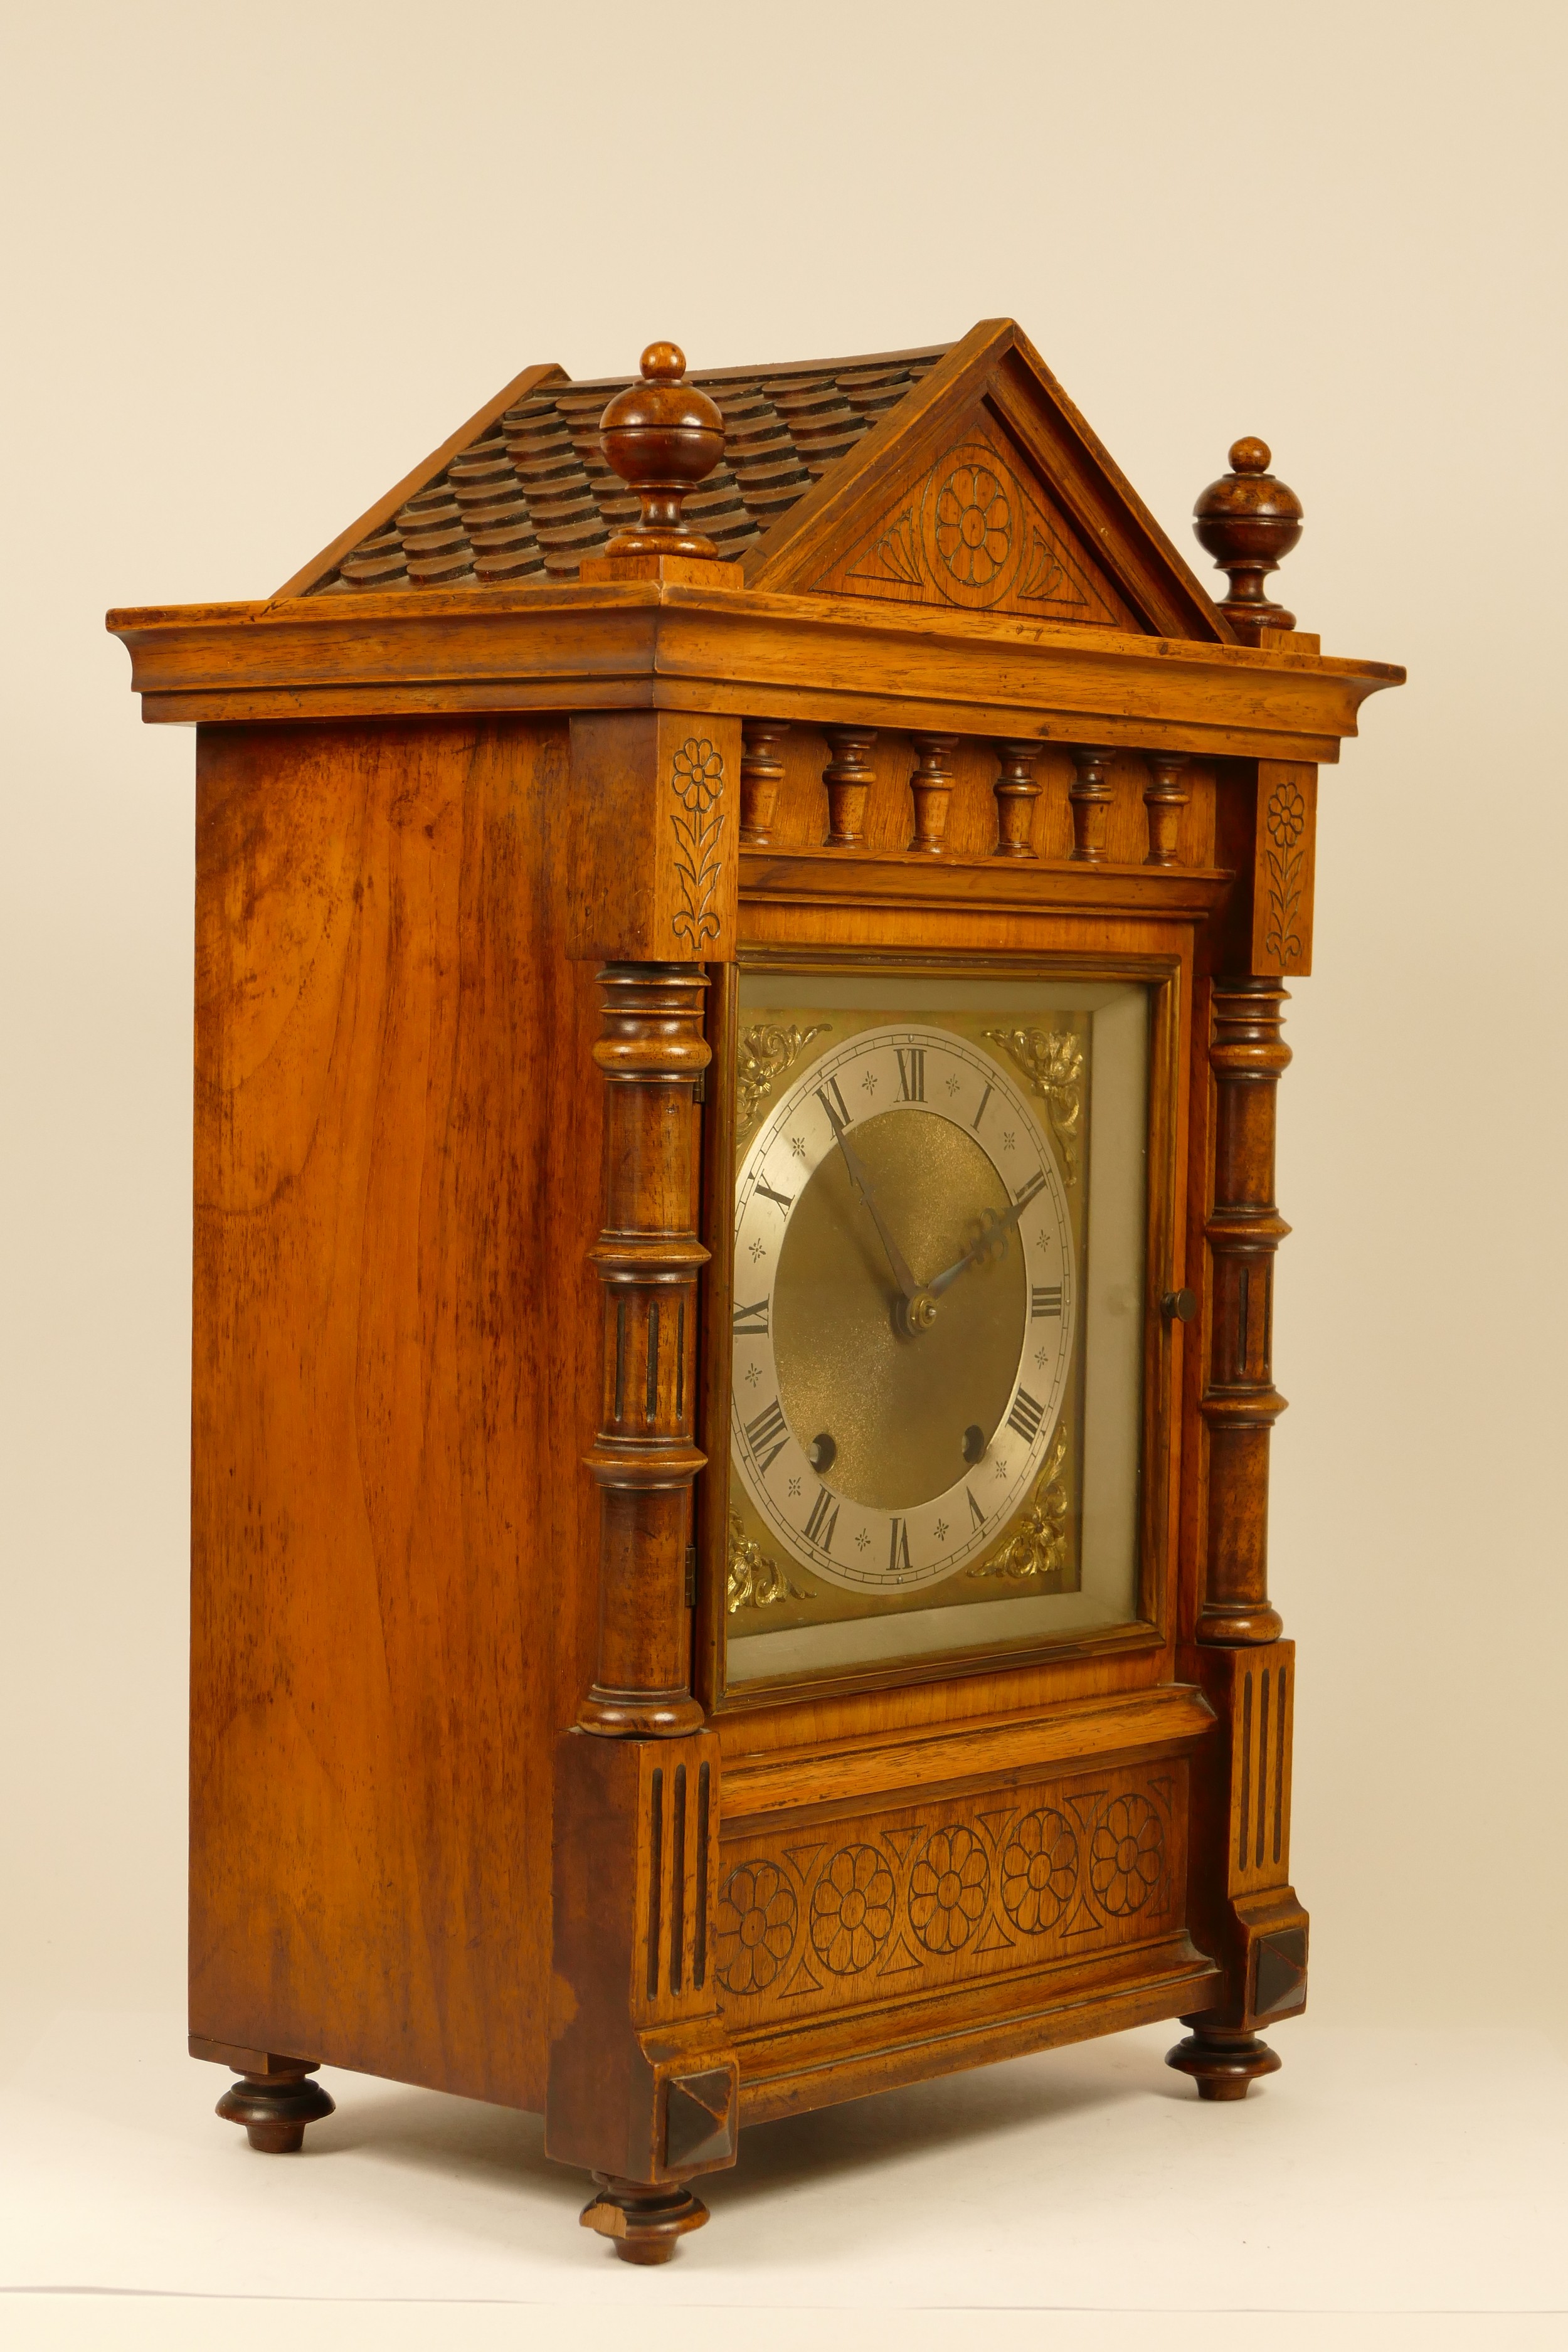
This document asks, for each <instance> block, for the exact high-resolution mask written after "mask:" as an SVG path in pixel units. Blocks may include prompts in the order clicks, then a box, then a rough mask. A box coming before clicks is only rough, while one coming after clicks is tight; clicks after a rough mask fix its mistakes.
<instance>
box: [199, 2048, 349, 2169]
mask: <svg viewBox="0 0 1568 2352" xmlns="http://www.w3.org/2000/svg"><path fill="white" fill-rule="evenodd" d="M315 2071H316V2070H315V2068H314V2067H313V2066H298V2067H294V2068H291V2069H290V2070H289V2072H288V2073H287V2074H281V2073H279V2074H242V2075H241V2076H240V2079H239V2081H238V2082H237V2083H232V2084H230V2085H229V2087H228V2089H227V2090H226V2092H225V2093H224V2095H223V2096H222V2098H221V2099H220V2100H219V2101H218V2103H217V2112H218V2114H219V2115H220V2116H222V2117H223V2119H224V2121H225V2122H226V2123H230V2124H243V2125H244V2126H245V2133H246V2137H247V2139H248V2140H249V2142H250V2145H251V2147H258V2148H259V2149H260V2150H261V2152H262V2154H263V2155H264V2156H292V2155H294V2154H295V2153H296V2151H297V2150H298V2149H299V2148H300V2147H303V2145H304V2140H305V2126H306V2125H307V2124H319V2123H320V2122H321V2118H322V2116H330V2115H331V2113H332V2111H333V2103H332V2101H331V2098H330V2097H329V2096H328V2095H327V2093H326V2092H325V2091H323V2090H322V2088H321V2084H320V2083H313V2082H311V2080H310V2077H311V2075H312V2074H314V2073H315Z"/></svg>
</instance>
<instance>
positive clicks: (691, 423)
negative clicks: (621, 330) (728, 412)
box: [599, 343, 724, 556]
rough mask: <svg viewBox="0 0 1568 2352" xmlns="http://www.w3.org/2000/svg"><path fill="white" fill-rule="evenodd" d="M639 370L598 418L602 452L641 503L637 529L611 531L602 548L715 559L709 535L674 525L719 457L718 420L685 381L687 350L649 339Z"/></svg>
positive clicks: (721, 450)
mask: <svg viewBox="0 0 1568 2352" xmlns="http://www.w3.org/2000/svg"><path fill="white" fill-rule="evenodd" d="M642 374H643V380H642V382H641V383H634V384H628V385H627V387H626V391H625V392H618V393H617V394H616V397H615V398H614V400H612V401H611V403H610V404H609V406H608V407H607V408H606V409H605V413H604V415H603V416H602V417H601V418H600V419H599V431H600V434H601V436H602V438H603V441H604V449H605V457H607V458H608V460H609V462H610V464H611V465H612V466H613V467H615V469H616V473H617V474H619V476H620V478H621V479H622V480H623V481H624V482H626V484H627V485H628V486H629V487H630V488H632V489H634V490H636V492H637V496H638V497H639V498H640V499H641V500H642V521H641V523H640V524H639V526H638V528H637V530H623V531H617V533H616V536H615V538H614V539H612V540H611V541H610V543H609V546H608V547H607V548H606V549H605V554H606V555H696V556H716V555H717V554H718V552H719V551H718V549H717V548H716V547H715V546H714V544H713V542H712V541H711V540H710V539H704V538H702V537H701V536H700V533H698V532H695V531H689V530H682V529H681V527H680V524H681V518H680V509H681V507H682V505H683V504H684V502H685V500H686V499H687V497H688V495H689V493H690V491H692V490H693V489H695V488H696V487H697V484H698V483H699V482H700V481H701V480H702V478H703V477H704V476H705V475H708V474H710V473H711V472H712V470H713V468H714V467H715V466H716V465H717V464H718V463H719V460H720V458H721V457H722V456H723V454H724V420H723V418H722V416H721V415H720V414H719V411H718V409H717V408H716V407H715V406H714V404H713V403H712V402H711V401H710V399H709V397H708V395H707V394H706V393H702V392H699V391H698V390H697V389H696V387H695V385H693V384H689V383H687V382H686V381H685V377H686V354H685V352H683V351H681V350H679V347H678V346H677V345H676V344H674V343H650V344H649V345H648V347H647V351H646V352H644V353H643V355H642Z"/></svg>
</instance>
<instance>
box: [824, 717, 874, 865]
mask: <svg viewBox="0 0 1568 2352" xmlns="http://www.w3.org/2000/svg"><path fill="white" fill-rule="evenodd" d="M822 731H823V733H824V734H825V735H826V738H827V748H828V750H829V751H831V752H832V754H833V757H832V758H831V760H829V761H828V762H827V765H826V768H824V770H823V772H822V781H823V782H824V783H825V784H826V786H827V846H828V848H829V849H856V848H858V847H860V846H861V845H862V844H863V843H864V841H865V839H866V795H867V793H868V792H869V791H870V789H871V784H872V781H873V779H874V778H875V775H876V770H875V769H874V768H873V767H872V765H871V746H872V744H873V743H874V742H875V741H876V740H877V730H876V729H875V728H874V727H825V728H824V729H823V730H822Z"/></svg>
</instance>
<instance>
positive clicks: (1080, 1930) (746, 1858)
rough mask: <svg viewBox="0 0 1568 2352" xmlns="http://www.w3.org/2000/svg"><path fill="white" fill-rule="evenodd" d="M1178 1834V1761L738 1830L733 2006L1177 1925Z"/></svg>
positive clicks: (754, 2007) (1011, 1964) (963, 1973)
mask: <svg viewBox="0 0 1568 2352" xmlns="http://www.w3.org/2000/svg"><path fill="white" fill-rule="evenodd" d="M1185 1845H1186V1768H1185V1766H1184V1764H1181V1763H1171V1764H1163V1765H1158V1766H1154V1767H1152V1768H1149V1767H1145V1768H1143V1769H1141V1770H1124V1771H1121V1772H1106V1773H1099V1774H1088V1773H1080V1774H1078V1775H1075V1776H1074V1777H1073V1778H1072V1779H1071V1780H1061V1781H1057V1782H1053V1783H1050V1784H1048V1785H1047V1786H1043V1787H1035V1788H1029V1789H1023V1790H1008V1791H1005V1792H998V1793H995V1794H993V1795H989V1796H984V1795H983V1796H972V1797H966V1798H962V1799H953V1800H951V1801H947V1802H942V1803H934V1804H928V1805H921V1806H913V1807H906V1808H904V1809H902V1810H900V1811H890V1812H888V1813H886V1814H881V1815H878V1816H875V1817H872V1818H868V1819H863V1820H858V1821H854V1822H837V1823H835V1824H834V1825H833V1826H832V1827H831V1828H830V1829H828V1830H826V1831H825V1832H823V1833H822V1834H821V1835H820V1836H817V1837H805V1836H803V1835H802V1833H801V1832H800V1830H799V1828H798V1827H797V1828H796V1829H795V1830H794V1831H793V1832H789V1833H781V1834H780V1835H778V1836H777V1837H771V1838H770V1837H766V1836H763V1837H755V1836H748V1835H745V1834H744V1832H742V1835H741V1836H740V1837H739V1838H736V1839H733V1840H730V1841H728V1842H727V1843H725V1845H724V1847H723V1849H722V1858H721V1865H720V1873H719V1901H718V1909H717V1913H716V1917H715V1925H716V1929H717V1937H718V1941H717V1946H716V1973H717V1976H718V1980H719V1984H720V1987H721V1993H722V1997H723V2000H724V2006H725V2009H726V2011H729V2012H734V2013H738V2014H739V2015H740V2016H742V2017H744V2016H746V2015H748V2014H753V2013H754V2014H763V2013H765V2014H767V2015H769V2016H779V2015H783V2016H789V2015H802V2016H805V2015H809V2014H811V2013H812V2012H813V2011H817V2010H823V2009H829V2008H831V2009H842V2008H843V2007H845V2006H846V2005H854V2004H856V2003H858V2002H860V2001H863V2000H878V2001H883V2000H887V1999H888V1998H889V1996H892V1997H895V1998H896V1997H897V1996H898V1995H899V1994H900V1993H902V1992H905V1991H909V1992H922V1991H925V1990H935V1989H940V1988H942V1986H945V1985H949V1984H953V1983H957V1982H961V1981H963V1979H966V1978H977V1977H986V1976H991V1975H995V1974H999V1973H1004V1972H1005V1971H1006V1970H1008V1969H1021V1968H1035V1967H1038V1966H1039V1965H1040V1964H1041V1963H1042V1962H1045V1961H1049V1960H1054V1959H1060V1958H1072V1957H1074V1956H1075V1955H1077V1954H1078V1953H1079V1952H1083V1953H1093V1952H1096V1951H1100V1950H1106V1949H1115V1948H1119V1947H1121V1946H1124V1945H1128V1944H1136V1943H1141V1942H1145V1941H1148V1940H1150V1939H1152V1938H1153V1937H1158V1936H1163V1935H1169V1934H1170V1933H1171V1932H1172V1931H1173V1929H1175V1928H1177V1927H1180V1926H1181V1924H1182V1919H1183V1900H1184V1883H1185V1870H1186V1862H1185Z"/></svg>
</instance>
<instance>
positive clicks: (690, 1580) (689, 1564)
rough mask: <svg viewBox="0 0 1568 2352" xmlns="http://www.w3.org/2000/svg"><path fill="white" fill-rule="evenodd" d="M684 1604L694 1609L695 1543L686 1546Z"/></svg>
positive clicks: (695, 1596)
mask: <svg viewBox="0 0 1568 2352" xmlns="http://www.w3.org/2000/svg"><path fill="white" fill-rule="evenodd" d="M686 1605H687V1607H688V1608H689V1609H695V1608H696V1606H697V1546H696V1545H695V1544H688V1545H687V1547H686Z"/></svg>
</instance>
